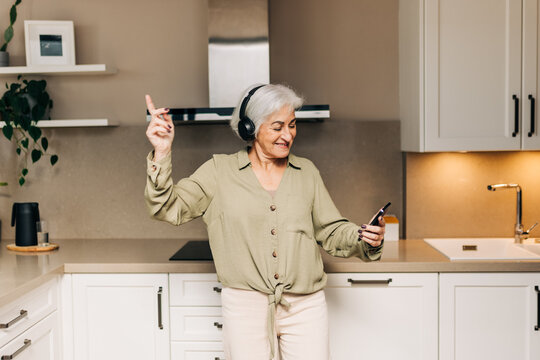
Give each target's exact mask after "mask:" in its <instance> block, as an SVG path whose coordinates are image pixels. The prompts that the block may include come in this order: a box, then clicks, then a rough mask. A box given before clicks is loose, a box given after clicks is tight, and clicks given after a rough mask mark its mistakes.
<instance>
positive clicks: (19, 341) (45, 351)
mask: <svg viewBox="0 0 540 360" xmlns="http://www.w3.org/2000/svg"><path fill="white" fill-rule="evenodd" d="M59 336H60V333H59V325H58V317H57V312H56V311H55V312H53V313H52V314H50V315H49V316H47V317H46V318H45V319H43V320H41V321H40V322H38V323H37V324H36V325H35V326H32V327H31V328H30V329H28V330H26V331H25V332H23V333H22V334H20V335H19V336H17V337H16V338H15V339H13V340H12V341H10V342H9V343H8V344H7V345H5V346H4V347H2V348H0V358H2V357H3V356H10V355H11V356H13V358H14V359H17V360H35V359H39V360H56V359H60V358H61V354H60V338H59Z"/></svg>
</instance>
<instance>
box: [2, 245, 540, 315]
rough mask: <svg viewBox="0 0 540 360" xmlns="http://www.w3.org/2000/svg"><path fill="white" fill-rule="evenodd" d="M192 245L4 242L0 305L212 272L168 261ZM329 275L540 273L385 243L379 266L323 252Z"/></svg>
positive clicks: (521, 265)
mask: <svg viewBox="0 0 540 360" xmlns="http://www.w3.org/2000/svg"><path fill="white" fill-rule="evenodd" d="M187 241H189V240H178V239H160V240H147V239H83V240H80V239H79V240H72V239H66V240H55V241H54V242H56V243H58V244H59V245H60V248H59V249H58V250H54V251H52V252H46V253H21V252H15V251H11V250H8V249H6V245H7V244H9V243H12V242H13V240H11V241H9V240H5V241H1V242H0V306H2V305H4V304H5V303H7V302H9V301H12V300H14V299H16V298H17V297H19V296H21V295H22V294H24V293H25V292H27V291H29V290H31V289H33V288H35V287H36V286H38V285H40V284H42V283H44V282H46V281H47V280H49V279H51V278H52V277H54V276H56V275H58V274H63V273H212V272H215V267H214V264H213V262H211V261H169V257H171V256H172V255H173V254H174V253H175V252H176V251H177V250H178V249H180V248H181V247H182V246H183V245H184V244H185V243H186V242H187ZM322 255H323V262H324V267H325V271H326V272H327V273H339V272H385V273H392V272H540V261H537V260H505V261H494V260H493V261H492V260H489V261H488V260H477V261H464V260H460V261H450V260H449V259H448V258H447V257H446V256H444V255H442V254H441V253H439V252H438V251H437V250H435V249H433V248H432V247H431V246H429V245H428V244H426V243H425V242H424V241H423V240H400V241H398V242H390V241H387V242H386V243H385V247H384V251H383V256H382V259H381V261H377V262H370V263H365V262H362V261H361V260H360V259H358V258H348V259H343V258H336V257H332V256H330V255H328V254H326V253H325V252H322Z"/></svg>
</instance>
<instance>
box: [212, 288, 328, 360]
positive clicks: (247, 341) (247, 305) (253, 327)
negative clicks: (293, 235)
mask: <svg viewBox="0 0 540 360" xmlns="http://www.w3.org/2000/svg"><path fill="white" fill-rule="evenodd" d="M283 297H284V298H285V300H287V301H288V302H289V303H290V304H291V305H290V307H289V308H288V309H287V308H285V307H284V306H283V305H278V306H277V308H276V316H275V324H274V329H275V336H277V341H274V343H275V350H274V354H275V356H274V360H280V359H281V360H308V359H309V360H329V359H330V351H329V346H328V312H327V308H326V300H325V297H324V291H323V290H320V291H317V292H315V293H313V294H308V295H294V294H283ZM221 304H222V314H223V345H224V349H225V358H226V359H227V360H244V359H245V360H268V359H270V354H271V352H270V342H269V339H268V338H269V336H268V330H267V316H268V314H267V311H268V295H266V294H263V293H260V292H258V291H250V290H241V289H234V288H229V287H225V288H223V290H222V292H221Z"/></svg>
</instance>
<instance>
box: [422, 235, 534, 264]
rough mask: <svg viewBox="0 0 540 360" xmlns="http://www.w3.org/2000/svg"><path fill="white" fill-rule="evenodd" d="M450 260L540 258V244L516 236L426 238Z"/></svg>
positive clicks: (426, 240) (427, 241)
mask: <svg viewBox="0 0 540 360" xmlns="http://www.w3.org/2000/svg"><path fill="white" fill-rule="evenodd" d="M424 241H425V242H426V243H428V244H429V245H431V246H432V247H434V248H435V249H437V250H438V251H439V252H441V253H442V254H444V255H445V256H446V257H448V258H449V259H450V260H540V244H536V243H532V242H529V243H525V244H516V243H514V238H445V239H424Z"/></svg>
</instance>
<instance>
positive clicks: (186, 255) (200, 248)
mask: <svg viewBox="0 0 540 360" xmlns="http://www.w3.org/2000/svg"><path fill="white" fill-rule="evenodd" d="M169 260H172V261H175V260H197V261H214V258H213V257H212V251H211V250H210V243H209V242H208V241H188V242H187V243H186V244H185V245H184V246H182V247H181V248H180V250H178V251H177V252H176V254H174V255H173V256H171V257H170V258H169Z"/></svg>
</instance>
